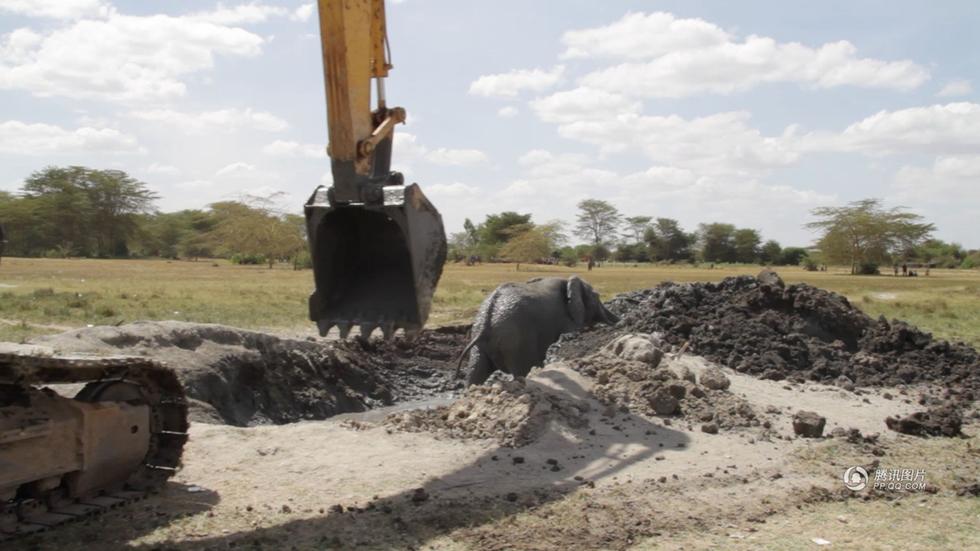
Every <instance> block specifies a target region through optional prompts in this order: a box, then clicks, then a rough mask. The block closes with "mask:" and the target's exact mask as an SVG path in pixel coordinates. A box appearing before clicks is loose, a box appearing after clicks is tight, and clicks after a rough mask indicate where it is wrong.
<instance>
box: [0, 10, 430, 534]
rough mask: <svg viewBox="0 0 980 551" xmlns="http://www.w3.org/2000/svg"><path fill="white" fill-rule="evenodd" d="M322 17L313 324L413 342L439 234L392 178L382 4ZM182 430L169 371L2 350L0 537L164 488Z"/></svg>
mask: <svg viewBox="0 0 980 551" xmlns="http://www.w3.org/2000/svg"><path fill="white" fill-rule="evenodd" d="M318 8H319V23H320V38H321V40H320V43H321V46H322V55H323V66H324V76H325V78H324V81H325V83H326V99H327V126H328V130H329V145H328V147H327V155H328V156H329V158H330V164H331V167H330V168H331V173H332V176H333V182H332V185H330V186H319V187H317V188H316V189H315V191H314V192H313V194H312V195H311V196H310V198H309V200H308V201H307V203H306V205H305V214H306V230H307V239H308V242H309V247H310V254H311V256H312V258H313V277H314V288H315V290H314V292H313V293H312V294H311V296H310V299H309V316H310V319H311V320H312V321H314V322H315V323H316V324H317V327H318V329H319V332H320V334H321V335H323V336H326V335H327V334H328V332H329V331H330V330H331V329H332V328H334V327H336V328H337V329H338V331H339V334H340V336H341V337H342V338H346V337H347V336H348V335H349V333H350V331H351V329H352V328H353V327H357V328H358V330H359V333H360V337H361V338H369V337H370V336H371V334H372V333H373V332H374V331H375V330H377V329H380V330H381V333H382V335H383V337H384V338H390V337H391V336H392V335H393V334H395V332H396V331H398V330H401V331H402V332H404V334H405V335H406V337H407V338H412V336H413V335H415V334H416V333H417V332H418V331H419V330H420V329H421V328H422V326H423V325H424V324H425V322H426V320H427V318H428V315H429V307H430V305H431V303H432V295H433V293H434V292H435V288H436V285H437V284H438V281H439V278H440V276H441V275H442V268H443V264H444V263H445V259H446V236H445V231H444V229H443V224H442V218H441V216H440V215H439V212H438V211H437V210H436V208H435V207H434V206H433V205H432V203H430V202H429V200H428V199H427V198H426V197H425V195H424V194H423V193H422V190H421V189H420V188H419V186H418V185H417V184H411V185H405V182H404V177H403V176H402V175H401V174H400V173H398V172H394V171H392V170H391V156H392V145H393V142H394V139H393V138H394V128H395V125H397V124H399V123H404V122H405V120H406V114H405V110H404V109H403V108H400V107H388V105H387V103H386V97H385V86H384V83H385V79H386V78H387V76H388V73H389V71H390V70H391V69H392V65H391V62H390V60H391V56H390V53H389V46H388V36H387V30H386V22H385V9H384V8H385V7H384V1H383V0H318ZM372 88H374V96H375V97H374V100H375V102H376V103H375V108H374V109H372V108H371V100H372V97H371V95H372V94H371V92H372ZM52 386H54V387H56V389H60V391H57V390H55V389H53V388H52ZM79 387H80V390H77V392H76V393H74V396H73V397H71V398H69V397H66V396H64V394H65V393H66V391H65V389H66V388H76V389H77V388H79ZM187 430H188V420H187V401H186V396H185V394H184V390H183V387H182V385H181V383H180V380H179V379H178V377H177V374H176V372H175V371H174V370H172V369H171V368H169V367H167V366H166V365H163V364H161V363H158V362H156V361H152V360H149V359H147V358H142V357H122V356H120V357H86V356H77V355H76V356H71V355H63V354H59V353H58V352H57V351H55V350H51V349H46V348H43V347H39V346H31V345H12V344H2V345H0V541H3V540H5V539H9V538H14V537H18V536H20V535H23V534H29V533H33V532H37V531H43V530H46V529H49V528H52V527H54V526H57V525H60V524H63V523H66V522H69V521H72V520H76V519H80V518H84V517H88V516H91V515H94V514H99V513H101V512H103V511H106V510H108V509H111V508H113V507H117V506H121V505H125V504H127V503H129V502H132V501H134V500H137V499H141V498H143V497H145V496H146V495H147V494H148V493H150V492H153V491H155V490H157V489H159V488H161V487H162V486H163V485H164V484H165V483H166V481H167V480H168V479H169V478H170V477H171V476H173V474H174V473H175V472H176V471H177V469H178V468H179V467H180V458H181V454H182V450H183V447H184V444H185V443H186V441H187Z"/></svg>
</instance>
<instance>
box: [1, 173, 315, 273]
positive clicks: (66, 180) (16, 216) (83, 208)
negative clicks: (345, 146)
mask: <svg viewBox="0 0 980 551" xmlns="http://www.w3.org/2000/svg"><path fill="white" fill-rule="evenodd" d="M158 199H159V197H158V196H157V194H156V193H154V192H153V191H152V190H150V189H149V187H148V186H147V184H146V183H144V182H141V181H139V180H137V179H135V178H133V177H131V176H129V175H128V174H126V173H125V172H122V171H119V170H94V169H90V168H85V167H79V166H73V167H66V168H59V167H48V168H45V169H43V170H40V171H38V172H35V173H33V174H31V175H30V176H29V177H28V178H27V179H26V180H25V181H24V184H23V186H22V187H21V189H20V191H19V193H16V194H14V193H9V192H0V224H3V226H4V230H5V231H4V233H5V235H6V239H7V244H6V250H5V253H6V254H7V255H11V256H28V257H56V258H58V257H61V258H63V257H92V258H119V257H162V258H189V259H197V258H229V259H231V260H232V261H235V262H239V263H247V264H262V263H267V264H269V265H270V266H271V265H272V264H274V263H275V262H276V261H283V260H289V261H293V262H294V263H297V264H307V263H308V255H307V253H306V238H305V227H304V221H303V217H302V216H298V215H293V214H283V213H278V212H276V211H275V209H273V208H272V206H271V202H270V201H267V200H261V199H256V198H252V199H249V200H242V201H221V202H217V203H213V204H211V205H209V206H208V208H207V209H201V210H182V211H178V212H159V211H158V210H157V209H156V208H155V203H156V201H157V200H158Z"/></svg>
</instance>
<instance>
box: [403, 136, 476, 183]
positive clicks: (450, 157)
mask: <svg viewBox="0 0 980 551" xmlns="http://www.w3.org/2000/svg"><path fill="white" fill-rule="evenodd" d="M392 150H393V161H394V163H395V164H396V165H397V167H398V169H399V170H401V171H403V172H406V173H408V172H410V170H411V168H412V164H414V162H416V161H425V162H429V163H432V164H434V165H442V166H472V165H478V164H482V163H486V162H488V161H489V160H490V159H489V158H488V157H487V154H486V153H484V152H482V151H480V150H478V149H450V148H445V147H440V148H437V149H429V148H428V147H426V146H425V145H422V143H420V142H419V139H418V137H417V136H416V135H415V134H411V133H409V132H399V133H397V134H395V143H394V144H393V147H392Z"/></svg>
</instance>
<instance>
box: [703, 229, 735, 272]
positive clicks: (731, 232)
mask: <svg viewBox="0 0 980 551" xmlns="http://www.w3.org/2000/svg"><path fill="white" fill-rule="evenodd" d="M698 240H699V241H700V242H701V258H702V259H703V260H704V261H705V262H735V260H736V258H737V255H736V252H735V226H733V225H731V224H722V223H718V222H715V223H712V224H701V225H700V226H699V227H698Z"/></svg>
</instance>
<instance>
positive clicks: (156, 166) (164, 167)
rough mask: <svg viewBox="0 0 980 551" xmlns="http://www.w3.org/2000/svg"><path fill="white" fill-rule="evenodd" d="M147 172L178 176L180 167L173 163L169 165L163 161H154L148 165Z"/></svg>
mask: <svg viewBox="0 0 980 551" xmlns="http://www.w3.org/2000/svg"><path fill="white" fill-rule="evenodd" d="M146 172H148V173H149V174H163V175H170V176H176V175H177V174H180V169H179V168H177V167H175V166H173V165H168V164H163V163H153V164H151V165H150V166H148V167H146Z"/></svg>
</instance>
